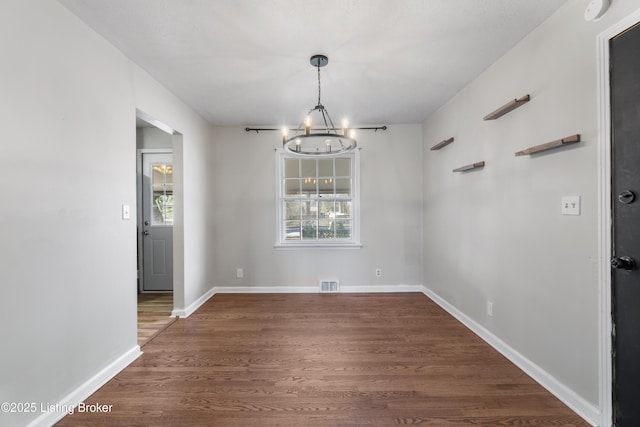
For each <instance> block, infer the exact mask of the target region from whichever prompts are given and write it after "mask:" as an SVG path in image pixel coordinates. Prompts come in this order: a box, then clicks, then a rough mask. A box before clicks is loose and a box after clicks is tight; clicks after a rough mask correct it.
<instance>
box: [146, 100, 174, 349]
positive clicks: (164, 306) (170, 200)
mask: <svg viewBox="0 0 640 427" xmlns="http://www.w3.org/2000/svg"><path fill="white" fill-rule="evenodd" d="M174 134H175V131H174V130H173V129H171V128H169V127H167V126H165V125H163V124H161V123H159V122H158V121H156V120H154V119H152V118H151V117H150V116H148V115H146V114H145V113H143V112H141V111H139V110H137V111H136V171H137V186H136V194H137V197H136V199H137V203H136V212H137V215H136V219H137V242H138V250H137V266H138V283H137V294H138V344H139V345H140V346H143V345H144V344H145V343H147V342H149V341H150V340H151V339H153V337H155V336H156V335H157V334H158V333H159V332H160V331H162V330H163V329H164V328H166V327H168V326H169V325H170V324H171V323H173V321H175V320H176V318H175V317H174V316H172V311H173V309H174V265H173V264H174V263H173V259H174V244H173V235H174V232H173V227H174V218H175V215H174V213H175V208H176V205H175V203H174V200H175V198H174V196H175V191H174V183H175V180H174V176H175V168H174V164H173V141H174Z"/></svg>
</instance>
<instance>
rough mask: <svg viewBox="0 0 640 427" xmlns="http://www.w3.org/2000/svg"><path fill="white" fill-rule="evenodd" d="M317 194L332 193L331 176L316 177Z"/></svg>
mask: <svg viewBox="0 0 640 427" xmlns="http://www.w3.org/2000/svg"><path fill="white" fill-rule="evenodd" d="M318 194H333V178H319V179H318Z"/></svg>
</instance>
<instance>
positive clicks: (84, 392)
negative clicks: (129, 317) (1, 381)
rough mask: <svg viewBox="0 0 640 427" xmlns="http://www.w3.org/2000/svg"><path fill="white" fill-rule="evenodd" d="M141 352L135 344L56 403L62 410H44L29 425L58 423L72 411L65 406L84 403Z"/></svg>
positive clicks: (38, 425) (30, 426)
mask: <svg viewBox="0 0 640 427" xmlns="http://www.w3.org/2000/svg"><path fill="white" fill-rule="evenodd" d="M141 354H142V352H141V351H140V347H139V346H137V345H136V346H134V347H133V348H131V349H130V350H128V351H127V352H125V353H124V354H123V355H121V356H120V357H118V358H117V359H116V360H114V361H113V362H111V363H110V364H109V365H108V366H107V367H105V368H104V369H102V370H101V371H100V372H98V373H97V374H95V375H94V376H93V377H91V378H89V379H88V380H87V381H86V382H85V383H84V384H82V385H81V386H80V387H78V388H77V389H75V390H74V391H73V392H71V394H69V395H68V396H66V397H65V398H64V399H62V400H61V401H60V402H58V403H57V405H54V406H55V407H57V408H60V409H61V411H60V412H44V413H42V415H40V416H39V417H38V418H36V419H35V420H33V421H32V422H31V423H29V424H28V427H42V426H52V425H53V424H55V423H57V422H58V421H60V420H61V419H62V418H64V416H65V415H67V414H68V413H69V412H70V411H69V410H65V409H64V408H75V407H76V406H77V405H78V404H79V403H82V402H83V401H84V400H85V399H86V398H88V397H89V396H91V395H92V394H93V393H95V392H96V391H97V390H98V389H99V388H100V387H102V386H103V385H104V384H106V382H107V381H109V380H110V379H112V378H113V377H115V376H116V375H117V374H118V373H119V372H120V371H122V370H123V369H124V368H126V367H127V366H129V364H131V362H133V361H134V360H136V359H137V358H138V357H140V355H141Z"/></svg>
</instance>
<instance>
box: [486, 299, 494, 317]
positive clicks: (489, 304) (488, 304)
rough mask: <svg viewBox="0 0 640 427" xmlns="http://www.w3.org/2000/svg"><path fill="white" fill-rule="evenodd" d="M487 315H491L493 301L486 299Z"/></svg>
mask: <svg viewBox="0 0 640 427" xmlns="http://www.w3.org/2000/svg"><path fill="white" fill-rule="evenodd" d="M487 315H488V316H490V317H491V316H493V302H491V301H487Z"/></svg>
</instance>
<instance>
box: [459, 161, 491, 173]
mask: <svg viewBox="0 0 640 427" xmlns="http://www.w3.org/2000/svg"><path fill="white" fill-rule="evenodd" d="M483 167H484V160H483V161H481V162H476V163H471V164H470V165H466V166H461V167H459V168H457V169H454V170H453V171H454V172H466V171H470V170H473V169H480V168H483Z"/></svg>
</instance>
